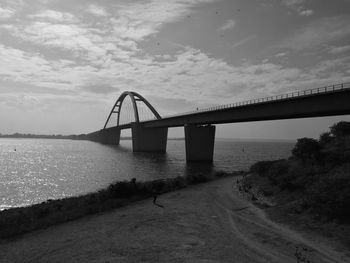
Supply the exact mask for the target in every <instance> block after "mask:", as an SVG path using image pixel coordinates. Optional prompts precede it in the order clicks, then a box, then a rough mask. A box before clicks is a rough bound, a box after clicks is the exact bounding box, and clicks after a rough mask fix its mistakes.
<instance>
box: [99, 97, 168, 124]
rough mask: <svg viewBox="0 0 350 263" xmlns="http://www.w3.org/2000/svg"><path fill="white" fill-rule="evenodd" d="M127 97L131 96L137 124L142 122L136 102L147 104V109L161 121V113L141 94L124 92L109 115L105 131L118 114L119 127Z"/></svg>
mask: <svg viewBox="0 0 350 263" xmlns="http://www.w3.org/2000/svg"><path fill="white" fill-rule="evenodd" d="M126 96H129V97H130V99H131V103H132V106H133V109H134V115H135V121H136V122H140V118H139V112H138V109H137V103H136V101H142V102H143V103H145V104H146V105H147V107H148V108H149V109H150V110H151V111H152V113H153V114H154V116H155V117H156V118H157V119H158V120H159V119H161V117H160V115H159V113H158V112H157V111H156V110H155V109H154V108H153V106H152V105H151V104H150V103H149V102H148V101H147V100H146V99H145V98H144V97H142V96H141V95H140V94H138V93H136V92H134V91H124V92H123V93H122V94H121V95H120V96H119V98H118V99H117V101H116V102H115V104H114V106H113V107H112V110H111V112H110V113H109V115H108V118H107V121H106V123H105V125H104V127H103V129H106V127H107V124H108V122H109V120H110V118H111V116H112V114H113V113H117V114H118V117H117V126H119V119H120V112H121V108H122V104H123V101H124V99H125V98H126Z"/></svg>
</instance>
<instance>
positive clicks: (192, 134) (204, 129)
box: [185, 125, 215, 162]
mask: <svg viewBox="0 0 350 263" xmlns="http://www.w3.org/2000/svg"><path fill="white" fill-rule="evenodd" d="M214 142H215V126H214V125H206V126H195V125H185V144H186V161H187V162H191V161H200V162H212V161H213V154H214Z"/></svg>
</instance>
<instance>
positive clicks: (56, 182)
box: [0, 139, 294, 210]
mask: <svg viewBox="0 0 350 263" xmlns="http://www.w3.org/2000/svg"><path fill="white" fill-rule="evenodd" d="M184 144H185V142H184V141H182V140H179V141H174V140H169V141H168V148H167V153H166V154H150V153H147V154H146V153H133V152H132V150H131V141H126V140H124V141H121V146H107V145H102V144H99V143H94V142H89V141H71V140H48V139H0V210H1V209H5V208H9V207H16V206H25V205H29V204H33V203H39V202H42V201H45V200H47V199H57V198H62V197H66V196H73V195H79V194H84V193H87V192H91V191H96V190H98V189H101V188H103V187H106V186H108V185H109V184H110V183H112V182H115V181H118V180H130V179H131V178H133V177H135V178H137V180H144V181H146V180H153V179H159V178H167V177H176V176H183V175H188V174H191V173H194V172H198V171H200V172H202V173H210V172H213V171H218V170H224V171H227V172H230V171H235V170H245V169H247V168H249V166H250V165H251V164H252V163H254V162H256V161H261V160H272V159H278V158H285V157H288V156H289V155H290V151H291V149H292V147H293V144H294V143H293V142H256V141H254V142H252V141H232V140H217V141H216V143H215V153H214V164H213V165H209V166H208V165H202V164H201V165H198V164H191V165H189V164H186V161H185V147H184Z"/></svg>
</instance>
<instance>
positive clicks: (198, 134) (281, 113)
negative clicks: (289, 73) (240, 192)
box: [87, 82, 350, 162]
mask: <svg viewBox="0 0 350 263" xmlns="http://www.w3.org/2000/svg"><path fill="white" fill-rule="evenodd" d="M127 99H128V102H127ZM127 104H129V107H127V106H126V105H127ZM145 110H146V111H148V113H149V114H150V115H151V116H152V118H151V119H149V118H148V119H147V118H146V119H145V118H144V119H142V118H141V116H140V113H141V112H145ZM347 114H350V82H348V83H341V84H335V85H331V86H326V87H320V88H315V89H308V90H303V91H296V92H291V93H287V94H282V95H278V96H270V97H265V98H260V99H253V100H247V101H241V102H236V103H232V104H226V105H219V106H215V107H210V108H206V109H197V110H195V111H191V112H186V113H181V114H177V115H172V116H166V117H161V116H160V115H159V113H158V112H157V111H156V110H155V109H154V107H153V106H152V105H151V104H150V103H149V102H148V101H147V100H146V99H145V98H144V97H142V96H141V95H140V94H138V93H136V92H132V91H126V92H124V93H122V94H121V95H120V97H119V98H118V99H117V101H116V102H115V104H114V105H113V107H112V110H111V112H110V114H109V115H108V118H107V121H106V123H105V125H104V127H103V129H101V130H99V131H96V132H93V133H90V134H88V135H87V137H88V139H89V140H92V141H97V142H101V143H104V144H113V145H119V141H120V132H121V130H122V129H131V133H132V147H133V151H134V152H166V145H167V136H168V128H170V127H184V129H185V146H186V160H187V161H209V162H211V161H212V160H213V153H214V142H215V125H214V124H221V123H236V122H251V121H266V120H281V119H295V118H307V117H322V116H335V115H347ZM125 116H127V117H128V118H126V120H125ZM130 117H131V118H130Z"/></svg>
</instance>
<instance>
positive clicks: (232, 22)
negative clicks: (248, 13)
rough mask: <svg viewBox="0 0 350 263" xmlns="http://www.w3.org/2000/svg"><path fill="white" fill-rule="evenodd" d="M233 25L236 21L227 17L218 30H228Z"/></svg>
mask: <svg viewBox="0 0 350 263" xmlns="http://www.w3.org/2000/svg"><path fill="white" fill-rule="evenodd" d="M235 25H236V22H235V21H234V20H232V19H229V20H227V21H226V22H225V24H223V25H222V26H221V27H220V28H219V30H220V31H226V30H230V29H232V28H234V27H235Z"/></svg>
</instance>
